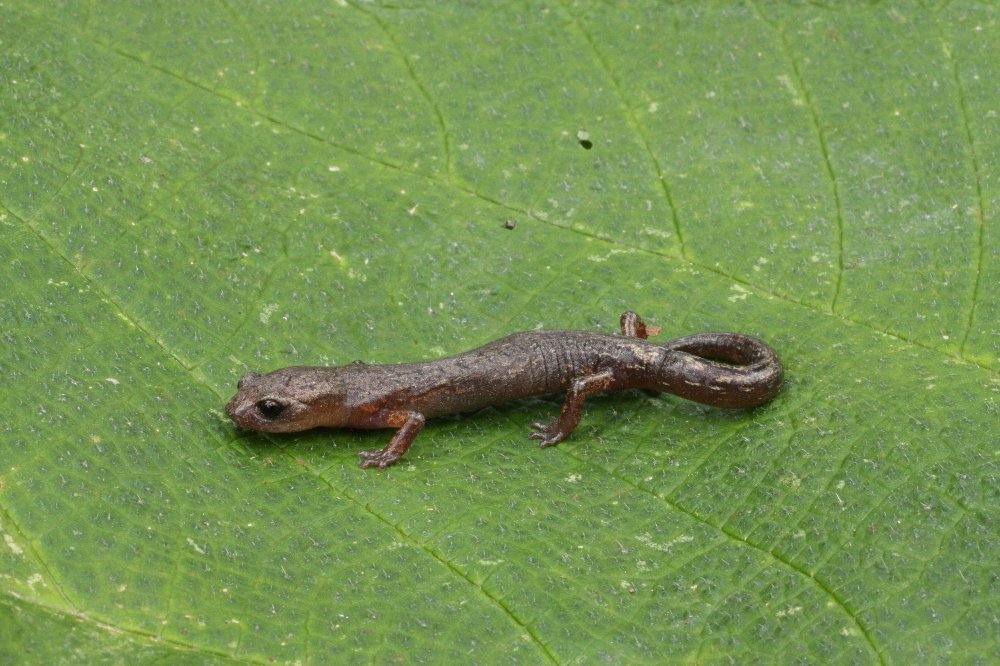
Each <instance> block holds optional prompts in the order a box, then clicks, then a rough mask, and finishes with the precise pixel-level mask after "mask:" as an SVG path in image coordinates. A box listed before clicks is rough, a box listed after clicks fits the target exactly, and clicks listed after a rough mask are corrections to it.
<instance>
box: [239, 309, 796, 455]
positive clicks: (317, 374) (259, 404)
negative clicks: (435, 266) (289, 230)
mask: <svg viewBox="0 0 1000 666" xmlns="http://www.w3.org/2000/svg"><path fill="white" fill-rule="evenodd" d="M621 326H622V335H606V334H603V333H590V332H588V331H529V332H525V333H515V334H513V335H508V336H507V337H505V338H501V339H499V340H496V341H494V342H491V343H489V344H488V345H484V346H482V347H479V348H478V349H473V350H472V351H468V352H465V353H464V354H458V355H456V356H449V357H448V358H442V359H438V360H436V361H425V362H422V363H398V364H393V365H367V364H365V363H362V362H361V361H355V362H354V363H350V364H348V365H343V366H338V367H301V366H300V367H290V368H282V369H281V370H275V371H274V372H271V373H269V374H266V375H259V374H257V373H254V372H248V373H246V374H245V375H243V377H242V378H241V379H240V381H239V391H238V392H237V394H236V396H235V397H234V398H233V399H232V400H231V401H230V402H229V404H228V405H227V406H226V413H227V414H229V417H230V418H231V419H232V420H233V421H235V422H236V423H237V425H240V426H242V427H244V428H249V429H251V430H262V431H265V432H295V431H299V430H307V429H309V428H315V427H317V426H330V427H347V428H397V429H398V430H397V432H396V434H395V436H394V437H393V438H392V441H390V442H389V445H388V446H386V447H385V448H384V449H382V450H377V451H362V452H360V453H359V454H358V455H359V456H361V457H362V458H363V460H362V461H361V467H372V466H377V467H378V468H379V469H385V468H386V467H387V466H388V465H392V464H393V463H395V462H396V461H398V460H399V459H400V457H402V455H403V454H404V453H406V450H407V449H408V448H410V445H411V444H412V443H413V439H414V438H415V437H416V436H417V433H418V432H419V431H420V429H421V428H422V427H423V425H424V421H425V419H428V418H433V417H435V416H444V415H445V414H455V413H458V412H465V411H470V410H474V409H479V408H482V407H487V406H489V405H496V404H499V403H502V402H508V401H510V400H517V399H518V398H524V397H527V396H531V395H538V394H540V393H555V392H557V391H566V402H565V403H564V404H563V408H562V414H561V415H560V416H559V418H558V419H556V418H552V419H551V420H550V421H549V422H548V423H532V424H531V427H532V428H534V429H536V430H538V432H535V433H532V434H531V435H530V437H531V438H532V439H540V440H542V441H541V442H540V443H539V446H543V447H544V446H552V445H553V444H557V443H559V442H561V441H562V440H563V439H565V438H566V437H568V436H569V434H570V433H572V432H573V430H574V429H576V426H577V424H578V423H579V422H580V413H581V409H582V407H583V400H584V398H585V397H586V396H587V395H588V394H591V393H601V392H606V391H620V390H622V389H633V388H643V389H652V390H656V391H667V392H668V393H673V394H675V395H679V396H681V397H682V398H687V399H688V400H694V401H695V402H700V403H703V404H706V405H712V406H714V407H728V408H733V409H736V408H742V407H756V406H757V405H760V404H762V403H764V402H767V401H768V400H770V399H771V398H772V397H774V395H775V394H776V393H777V392H778V389H779V388H780V386H781V379H782V367H781V361H780V360H779V359H778V356H777V354H775V352H774V350H773V349H771V348H770V347H769V346H767V345H766V344H764V343H763V342H761V341H760V340H757V339H756V338H751V337H749V336H746V335H739V334H736V333H702V334H699V335H689V336H687V337H683V338H678V339H677V340H672V341H670V342H667V343H665V344H662V345H658V344H655V343H653V342H649V341H648V340H646V337H647V335H648V334H652V335H655V334H656V333H658V332H659V329H658V328H656V329H654V327H649V329H648V332H647V327H646V326H645V325H644V324H643V322H642V320H641V319H640V318H639V317H638V316H637V315H636V314H635V313H634V312H626V313H625V314H623V315H622V318H621ZM710 359H716V360H710ZM717 361H725V363H720V362H717Z"/></svg>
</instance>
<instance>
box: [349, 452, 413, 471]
mask: <svg viewBox="0 0 1000 666" xmlns="http://www.w3.org/2000/svg"><path fill="white" fill-rule="evenodd" d="M358 457H359V458H363V460H362V461H361V462H360V463H358V467H361V468H362V469H365V468H368V467H375V466H378V468H379V469H385V468H386V467H388V466H389V465H395V464H396V461H398V460H399V459H400V458H402V457H403V455H402V454H400V453H396V452H395V451H389V450H388V449H376V450H374V451H358Z"/></svg>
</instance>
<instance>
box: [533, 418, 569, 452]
mask: <svg viewBox="0 0 1000 666" xmlns="http://www.w3.org/2000/svg"><path fill="white" fill-rule="evenodd" d="M531 427H532V428H534V429H535V430H537V431H538V432H533V433H531V434H530V435H528V439H540V440H542V441H540V442H539V443H538V446H540V447H542V448H543V449H544V448H545V447H546V446H552V445H553V444H558V443H559V442H561V441H563V440H564V439H566V435H565V434H563V432H562V431H561V430H560V429H559V419H557V418H556V417H554V416H553V417H550V418H549V422H548V423H541V422H539V421H535V422H534V423H532V424H531Z"/></svg>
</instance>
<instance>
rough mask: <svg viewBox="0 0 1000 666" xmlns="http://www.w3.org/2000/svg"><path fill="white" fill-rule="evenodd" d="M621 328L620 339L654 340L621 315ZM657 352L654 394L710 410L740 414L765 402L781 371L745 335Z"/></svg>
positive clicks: (702, 336)
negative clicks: (672, 396)
mask: <svg viewBox="0 0 1000 666" xmlns="http://www.w3.org/2000/svg"><path fill="white" fill-rule="evenodd" d="M621 323H622V334H624V335H631V336H632V337H638V338H646V337H647V332H648V333H649V334H652V335H655V333H654V332H653V330H652V329H653V327H652V326H646V325H645V324H644V323H643V321H642V319H640V318H639V316H638V315H636V314H635V313H634V312H626V313H625V314H623V315H622V319H621ZM656 332H659V329H656ZM662 347H663V348H664V349H666V350H668V353H667V354H665V357H664V360H663V363H662V364H661V365H660V369H659V372H658V373H657V375H658V376H657V377H656V378H655V379H656V383H657V386H656V388H657V389H658V390H660V391H669V392H670V393H673V394H675V395H678V396H680V397H682V398H687V399H688V400H693V401H695V402H700V403H702V404H705V405H711V406H713V407H728V408H730V409H740V408H747V407H756V406H757V405H761V404H763V403H765V402H767V401H768V400H770V399H771V398H773V397H774V396H775V394H777V392H778V389H780V388H781V380H782V378H783V376H784V369H783V368H782V365H781V359H779V358H778V354H777V353H775V351H774V350H773V349H772V348H771V347H770V346H769V345H767V344H766V343H764V342H762V341H760V340H758V339H757V338H752V337H750V336H749V335H741V334H739V333H698V334H696V335H687V336H685V337H683V338H677V339H676V340H671V341H670V342H666V343H664V344H663V345H662ZM669 352H673V353H669Z"/></svg>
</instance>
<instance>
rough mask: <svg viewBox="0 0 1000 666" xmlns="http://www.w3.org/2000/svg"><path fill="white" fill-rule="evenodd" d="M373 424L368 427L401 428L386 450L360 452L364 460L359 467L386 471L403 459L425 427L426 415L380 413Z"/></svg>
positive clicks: (373, 420)
mask: <svg viewBox="0 0 1000 666" xmlns="http://www.w3.org/2000/svg"><path fill="white" fill-rule="evenodd" d="M370 420H371V422H372V424H371V425H370V426H368V427H375V428H399V430H397V431H396V434H395V435H393V437H392V440H391V441H390V442H389V445H388V446H386V447H385V448H384V449H378V450H373V451H359V452H358V456H359V457H361V458H363V459H364V460H362V461H361V462H360V463H359V465H360V466H361V467H375V466H378V468H379V469H385V468H386V467H388V466H389V465H393V464H395V463H396V461H397V460H399V459H400V458H402V457H403V454H404V453H406V450H407V449H409V448H410V445H411V444H413V440H414V439H415V438H416V436H417V433H418V432H420V429H421V428H423V427H424V415H423V414H420V413H419V412H388V413H380V414H377V415H376V416H374V417H372V418H371V419H370Z"/></svg>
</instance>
